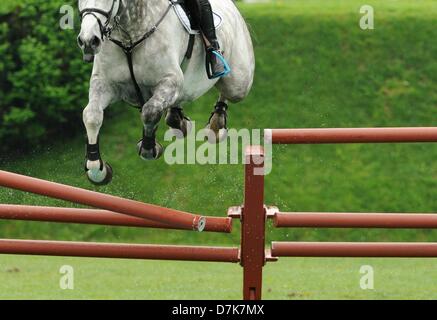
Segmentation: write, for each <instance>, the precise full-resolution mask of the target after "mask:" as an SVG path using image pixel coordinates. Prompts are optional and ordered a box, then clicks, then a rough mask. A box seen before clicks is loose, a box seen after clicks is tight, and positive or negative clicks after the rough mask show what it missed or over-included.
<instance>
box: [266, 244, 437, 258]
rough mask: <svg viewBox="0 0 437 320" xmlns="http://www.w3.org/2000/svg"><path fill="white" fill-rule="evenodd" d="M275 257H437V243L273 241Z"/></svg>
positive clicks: (273, 254)
mask: <svg viewBox="0 0 437 320" xmlns="http://www.w3.org/2000/svg"><path fill="white" fill-rule="evenodd" d="M271 253H272V256H273V257H333V258H335V257H351V258H352V257H367V258H371V257H381V258H382V257H385V258H437V243H402V242H397V243H396V242H392V243H390V242H367V243H366V242H273V243H272V251H271Z"/></svg>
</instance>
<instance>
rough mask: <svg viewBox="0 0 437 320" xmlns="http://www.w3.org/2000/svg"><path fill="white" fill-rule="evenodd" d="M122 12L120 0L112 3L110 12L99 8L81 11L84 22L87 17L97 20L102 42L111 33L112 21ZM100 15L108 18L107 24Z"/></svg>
mask: <svg viewBox="0 0 437 320" xmlns="http://www.w3.org/2000/svg"><path fill="white" fill-rule="evenodd" d="M119 10H120V0H114V1H112V6H111V9H109V11H105V10H102V9H99V8H85V9H83V10H81V11H80V18H81V19H82V20H83V19H84V18H85V17H86V16H88V15H91V16H93V17H94V18H96V20H97V22H98V23H99V28H100V34H101V40H102V41H104V40H105V37H106V36H108V35H109V34H110V33H111V27H110V24H111V21H112V20H113V19H114V18H115V17H116V16H117V14H118V11H119ZM97 14H100V15H102V16H104V17H105V18H106V21H105V23H103V22H102V20H101V19H100V18H99V17H98V16H97Z"/></svg>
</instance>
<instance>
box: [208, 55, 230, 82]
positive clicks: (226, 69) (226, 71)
mask: <svg viewBox="0 0 437 320" xmlns="http://www.w3.org/2000/svg"><path fill="white" fill-rule="evenodd" d="M210 52H211V53H212V54H214V55H215V56H216V58H217V59H219V60H220V62H221V63H223V68H224V70H223V71H222V72H219V73H212V71H211V61H210V60H209V59H207V71H208V79H210V80H212V79H217V78H221V77H224V76H226V75H228V74H229V73H231V71H232V69H231V67H230V66H229V63H228V61H227V60H226V59H225V57H223V55H222V54H221V52H220V51H218V50H211V51H210Z"/></svg>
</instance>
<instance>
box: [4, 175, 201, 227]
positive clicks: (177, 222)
mask: <svg viewBox="0 0 437 320" xmlns="http://www.w3.org/2000/svg"><path fill="white" fill-rule="evenodd" d="M0 186H3V187H7V188H11V189H16V190H21V191H25V192H31V193H35V194H39V195H43V196H47V197H50V198H55V199H60V200H65V201H70V202H74V203H78V204H83V205H87V206H91V207H94V208H98V209H105V210H109V211H113V212H117V213H121V214H126V215H128V216H134V217H138V218H144V219H147V220H152V221H155V222H160V223H164V224H168V225H172V226H176V227H182V228H187V229H192V230H197V231H203V229H204V228H205V224H206V220H205V218H204V217H202V216H199V215H194V214H191V213H188V212H183V211H178V210H173V209H168V208H163V207H159V206H155V205H151V204H146V203H142V202H138V201H134V200H129V199H123V198H120V197H116V196H111V195H107V194H103V193H98V192H94V191H89V190H85V189H80V188H75V187H71V186H67V185H63V184H59V183H54V182H50V181H46V180H41V179H36V178H32V177H27V176H23V175H19V174H15V173H11V172H7V171H1V170H0Z"/></svg>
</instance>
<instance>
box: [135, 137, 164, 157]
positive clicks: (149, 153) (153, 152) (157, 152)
mask: <svg viewBox="0 0 437 320" xmlns="http://www.w3.org/2000/svg"><path fill="white" fill-rule="evenodd" d="M137 149H138V154H139V155H140V157H141V159H143V160H147V161H148V160H158V159H159V158H161V156H162V155H163V153H164V147H163V146H162V145H161V144H160V143H159V142H158V141H155V148H153V149H150V150H146V149H144V148H143V142H142V141H140V142H138V144H137Z"/></svg>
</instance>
